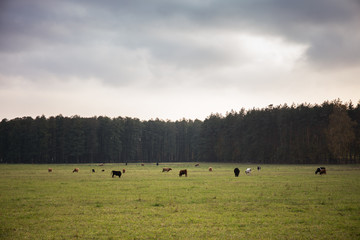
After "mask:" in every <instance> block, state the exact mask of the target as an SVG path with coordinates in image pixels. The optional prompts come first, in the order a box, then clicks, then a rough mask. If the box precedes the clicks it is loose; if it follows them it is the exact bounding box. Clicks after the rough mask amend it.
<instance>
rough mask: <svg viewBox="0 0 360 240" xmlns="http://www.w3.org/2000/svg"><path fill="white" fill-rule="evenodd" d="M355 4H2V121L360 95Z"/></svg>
mask: <svg viewBox="0 0 360 240" xmlns="http://www.w3.org/2000/svg"><path fill="white" fill-rule="evenodd" d="M359 29H360V0H316V1H314V0H302V1H298V0H172V1H169V0H143V1H140V0H103V1H98V0H87V1H77V0H61V1H60V0H58V1H55V0H54V1H51V0H48V1H43V0H8V1H7V0H3V1H1V2H0V119H3V118H7V119H13V118H15V117H23V116H32V117H36V116H40V115H43V114H44V115H45V116H46V117H50V116H56V115H59V114H62V115H63V116H73V115H80V116H82V117H92V116H109V117H117V116H122V117H126V116H128V117H136V118H140V119H141V120H149V119H152V118H153V119H155V118H160V119H164V120H166V119H169V120H179V119H182V118H186V119H196V118H198V119H201V120H203V119H205V118H206V117H208V116H209V115H210V114H211V113H221V114H224V115H225V114H226V112H228V111H231V110H232V109H233V110H235V111H239V110H240V109H241V108H245V109H251V108H253V107H255V108H263V107H266V106H268V105H269V104H274V105H280V104H284V103H287V104H288V105H291V104H292V103H295V104H298V103H305V102H306V103H312V104H315V103H320V104H321V103H322V102H324V101H325V100H334V99H337V98H340V99H341V100H342V101H343V102H348V101H350V100H352V101H353V103H357V102H358V101H359V100H360V31H359Z"/></svg>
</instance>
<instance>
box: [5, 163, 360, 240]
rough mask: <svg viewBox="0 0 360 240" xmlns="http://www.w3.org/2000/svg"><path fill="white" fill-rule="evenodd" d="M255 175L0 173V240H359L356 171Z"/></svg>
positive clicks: (217, 167)
mask: <svg viewBox="0 0 360 240" xmlns="http://www.w3.org/2000/svg"><path fill="white" fill-rule="evenodd" d="M210 166H211V167H212V168H213V171H212V172H209V171H208V168H209V167H210ZM256 166H257V165H255V164H246V165H245V164H223V163H200V166H199V167H195V166H194V163H169V164H164V163H160V164H159V166H156V165H155V164H145V165H144V166H141V165H140V164H128V165H127V166H125V164H105V165H104V166H98V165H96V164H82V165H0V239H360V166H359V165H326V166H325V167H326V170H327V174H326V175H323V176H319V175H315V174H314V172H315V170H316V168H317V167H319V166H317V165H261V167H262V169H261V171H257V170H256ZM49 167H51V168H52V169H53V172H50V173H49V172H48V168H49ZM75 167H78V168H79V169H80V170H79V172H78V173H73V172H72V171H73V169H74V168H75ZM163 167H171V168H172V170H171V171H170V172H162V168H163ZM235 167H238V168H239V169H240V170H241V172H240V176H239V177H237V178H235V177H234V172H233V169H234V168H235ZM248 167H251V168H252V173H251V174H250V175H245V172H244V171H245V169H246V168H248ZM123 168H125V169H126V173H125V174H123V175H122V176H121V178H118V177H114V178H112V177H111V170H122V169H123ZM92 169H95V171H96V172H95V173H92V171H91V170H92ZM102 169H104V170H105V171H104V172H102V171H101V170H102ZM180 169H187V170H188V177H184V176H182V177H179V170H180Z"/></svg>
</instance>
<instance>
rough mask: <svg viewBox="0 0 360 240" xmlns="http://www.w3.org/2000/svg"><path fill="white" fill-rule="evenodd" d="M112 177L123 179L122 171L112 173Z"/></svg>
mask: <svg viewBox="0 0 360 240" xmlns="http://www.w3.org/2000/svg"><path fill="white" fill-rule="evenodd" d="M111 173H112V177H114V176H119V178H120V177H121V171H112V172H111Z"/></svg>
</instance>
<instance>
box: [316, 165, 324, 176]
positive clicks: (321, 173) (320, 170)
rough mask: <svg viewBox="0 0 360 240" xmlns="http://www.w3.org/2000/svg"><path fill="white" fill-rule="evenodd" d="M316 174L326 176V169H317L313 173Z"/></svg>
mask: <svg viewBox="0 0 360 240" xmlns="http://www.w3.org/2000/svg"><path fill="white" fill-rule="evenodd" d="M318 173H320V175H323V174H326V168H324V167H319V168H317V169H316V171H315V174H318Z"/></svg>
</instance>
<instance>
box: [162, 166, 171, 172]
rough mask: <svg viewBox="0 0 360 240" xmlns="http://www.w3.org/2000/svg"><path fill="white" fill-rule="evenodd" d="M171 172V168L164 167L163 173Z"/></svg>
mask: <svg viewBox="0 0 360 240" xmlns="http://www.w3.org/2000/svg"><path fill="white" fill-rule="evenodd" d="M170 170H172V169H171V168H169V167H164V168H163V170H162V172H169V171H170Z"/></svg>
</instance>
